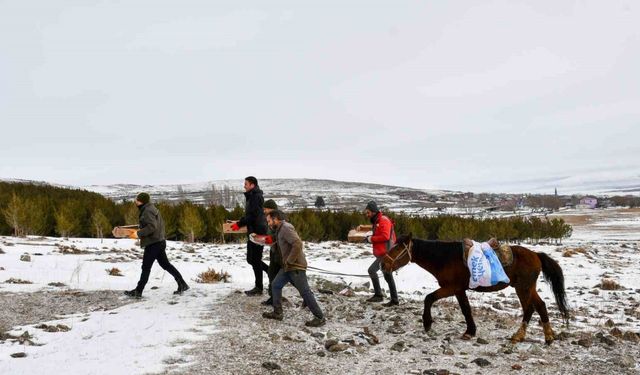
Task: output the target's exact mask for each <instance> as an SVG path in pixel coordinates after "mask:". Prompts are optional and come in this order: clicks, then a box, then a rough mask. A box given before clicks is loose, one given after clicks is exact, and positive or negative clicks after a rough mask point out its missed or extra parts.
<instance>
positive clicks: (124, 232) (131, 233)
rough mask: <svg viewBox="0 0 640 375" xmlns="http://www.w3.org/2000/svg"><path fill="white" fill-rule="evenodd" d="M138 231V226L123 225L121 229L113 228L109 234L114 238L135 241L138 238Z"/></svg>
mask: <svg viewBox="0 0 640 375" xmlns="http://www.w3.org/2000/svg"><path fill="white" fill-rule="evenodd" d="M138 230H140V228H139V227H138V225H123V226H121V227H115V228H113V231H111V233H112V234H113V236H114V237H115V238H131V239H136V238H138Z"/></svg>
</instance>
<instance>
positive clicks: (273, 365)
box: [262, 362, 282, 371]
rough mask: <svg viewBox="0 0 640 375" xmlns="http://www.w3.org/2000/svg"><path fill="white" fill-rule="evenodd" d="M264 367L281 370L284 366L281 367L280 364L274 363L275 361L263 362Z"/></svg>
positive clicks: (270, 369)
mask: <svg viewBox="0 0 640 375" xmlns="http://www.w3.org/2000/svg"><path fill="white" fill-rule="evenodd" d="M262 367H264V368H266V369H267V370H269V371H274V370H281V369H282V367H280V365H279V364H277V363H274V362H263V363H262Z"/></svg>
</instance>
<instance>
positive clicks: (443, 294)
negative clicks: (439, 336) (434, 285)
mask: <svg viewBox="0 0 640 375" xmlns="http://www.w3.org/2000/svg"><path fill="white" fill-rule="evenodd" d="M452 295H453V290H451V289H445V288H440V289H438V290H436V291H435V292H433V293H429V294H428V295H427V297H426V298H425V299H424V311H423V312H422V325H423V326H424V331H425V332H429V330H430V329H431V324H432V323H433V319H432V318H431V306H432V305H433V303H434V302H436V301H437V300H439V299H442V298H447V297H451V296H452Z"/></svg>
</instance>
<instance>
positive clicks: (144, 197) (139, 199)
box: [135, 193, 151, 207]
mask: <svg viewBox="0 0 640 375" xmlns="http://www.w3.org/2000/svg"><path fill="white" fill-rule="evenodd" d="M149 202H151V197H150V196H149V194H147V193H140V194H138V195H137V196H136V201H135V203H136V206H138V207H140V206H142V205H144V204H147V203H149Z"/></svg>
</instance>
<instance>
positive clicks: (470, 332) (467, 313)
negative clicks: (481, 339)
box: [456, 290, 476, 340]
mask: <svg viewBox="0 0 640 375" xmlns="http://www.w3.org/2000/svg"><path fill="white" fill-rule="evenodd" d="M456 298H457V299H458V303H459V304H460V310H462V315H464V321H465V322H466V323H467V330H466V331H465V333H464V334H463V335H462V339H463V340H471V338H472V337H473V336H475V335H476V323H475V322H474V321H473V315H471V305H470V304H469V299H468V298H467V292H466V291H464V290H463V291H461V292H458V293H456Z"/></svg>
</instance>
